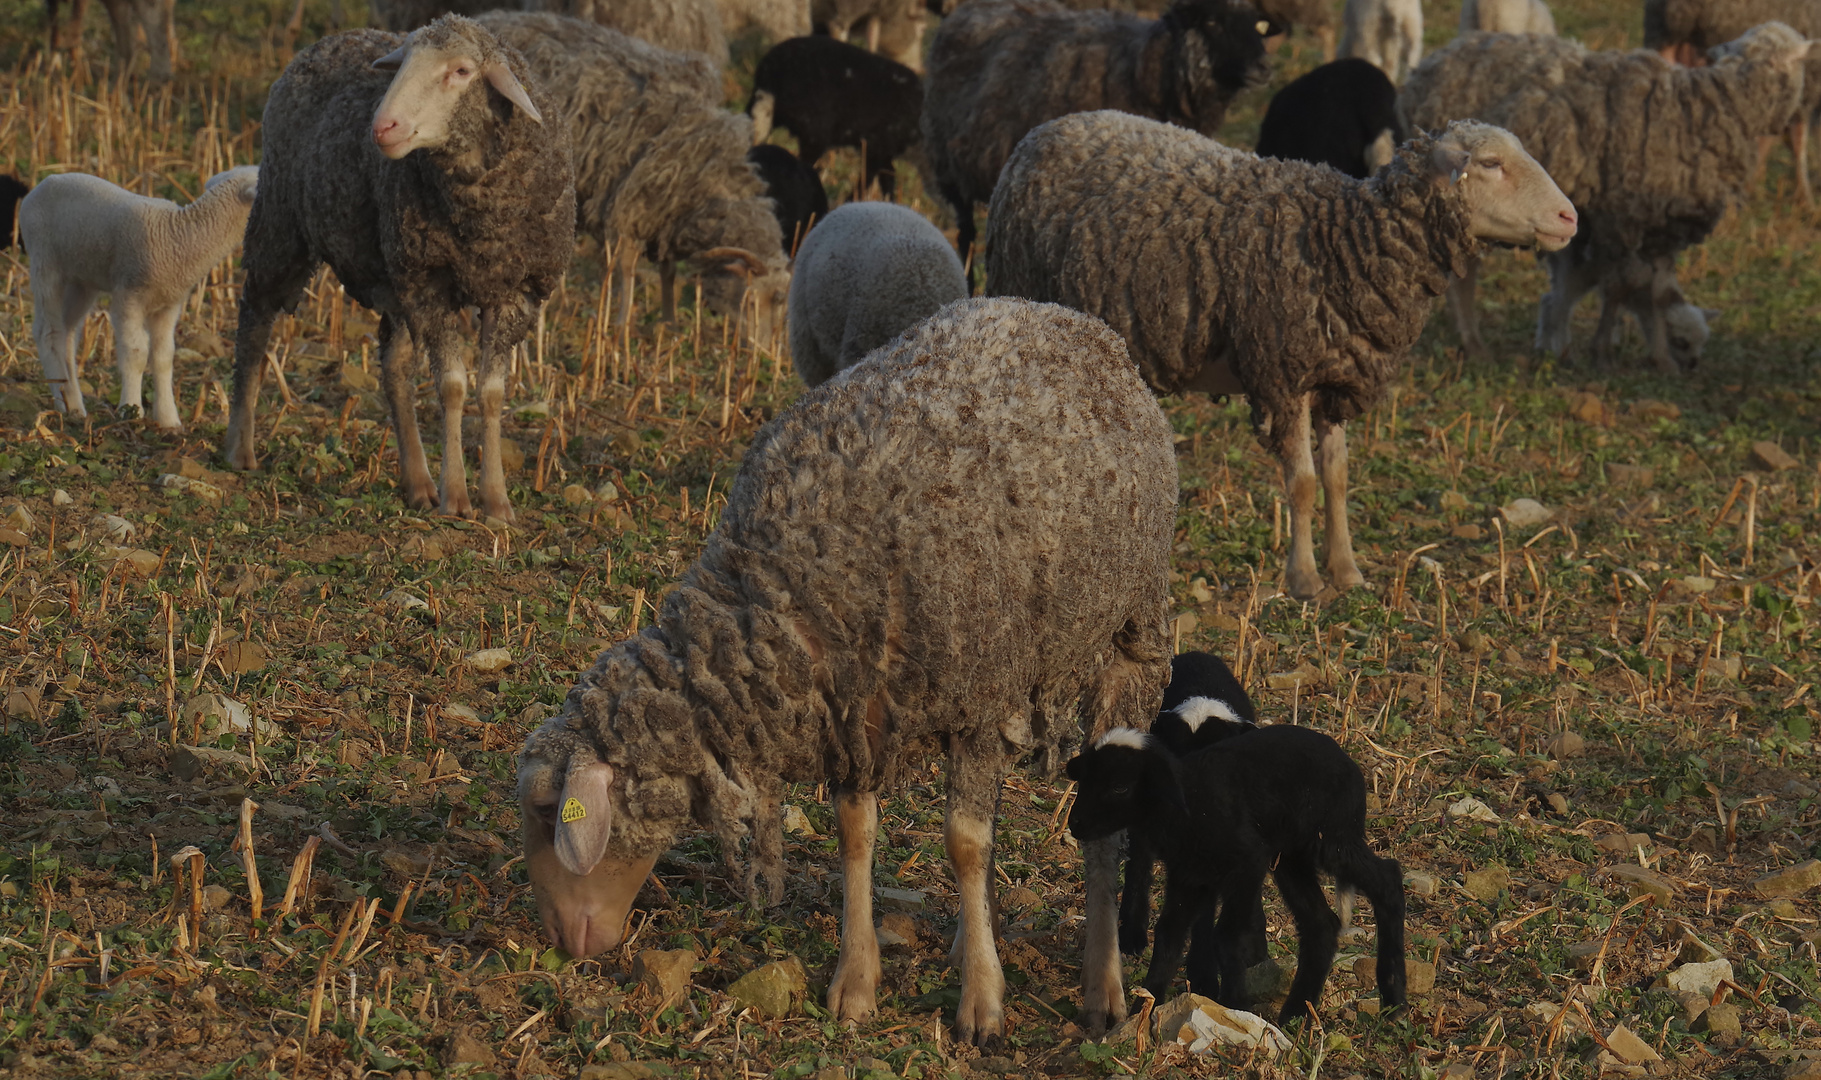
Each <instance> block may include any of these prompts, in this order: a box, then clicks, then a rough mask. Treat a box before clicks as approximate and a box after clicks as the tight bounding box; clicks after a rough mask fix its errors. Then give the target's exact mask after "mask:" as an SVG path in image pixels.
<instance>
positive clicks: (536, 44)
mask: <svg viewBox="0 0 1821 1080" xmlns="http://www.w3.org/2000/svg"><path fill="white" fill-rule="evenodd" d="M479 21H480V23H481V25H482V26H485V27H486V28H487V29H489V30H491V31H492V32H493V33H495V34H498V35H499V37H500V40H502V41H504V42H506V43H507V44H509V45H511V46H512V47H513V48H515V49H517V50H518V51H519V52H521V53H523V54H524V56H525V62H526V63H527V64H529V65H530V68H531V71H532V73H533V75H534V76H535V77H536V78H537V80H538V82H539V83H540V84H541V85H542V86H543V87H544V91H545V93H547V94H549V95H550V96H551V98H552V99H554V100H555V101H556V103H557V115H559V116H567V117H568V118H569V123H570V128H571V131H572V133H573V137H574V140H575V177H576V198H577V204H578V209H579V211H580V218H579V220H580V228H582V229H583V230H585V231H587V232H589V233H592V234H594V235H597V236H599V237H600V238H601V241H602V244H603V245H604V246H605V248H606V249H607V250H608V251H610V252H611V253H612V256H613V266H612V268H611V269H612V271H613V275H614V281H613V288H614V289H615V290H616V291H617V292H618V294H619V312H618V314H617V321H618V322H619V324H620V325H621V326H627V325H629V324H630V322H631V318H632V292H633V285H634V283H635V281H636V278H635V276H634V271H635V270H636V269H637V267H638V261H639V256H640V255H641V254H642V255H644V256H646V257H647V258H649V259H651V260H652V261H653V262H655V263H657V264H658V281H659V285H660V293H661V305H662V308H663V314H664V318H666V319H674V318H675V317H676V264H677V261H678V260H681V259H689V260H692V261H693V262H694V263H695V264H696V268H697V269H698V270H699V272H701V273H702V274H703V279H702V286H703V292H704V298H705V299H706V300H707V302H708V306H709V307H710V308H711V309H712V310H714V311H715V312H717V313H719V314H721V315H724V316H727V317H729V318H737V319H739V320H740V323H741V326H742V328H743V332H744V333H745V334H746V335H747V336H748V337H749V338H751V339H752V340H753V341H756V342H769V341H770V340H771V337H772V327H773V324H774V323H775V322H776V321H777V320H778V319H780V318H781V317H782V313H783V305H784V296H785V293H786V292H787V291H788V290H789V288H790V270H789V269H788V266H789V259H788V258H787V257H786V255H785V251H784V248H783V245H782V244H781V243H780V241H779V235H778V220H777V216H776V215H775V214H774V213H773V207H772V203H771V200H770V199H767V198H766V197H765V190H764V184H763V182H762V181H761V180H760V179H759V174H758V173H757V172H756V171H755V170H754V169H753V166H752V163H751V162H749V161H748V160H747V158H746V154H747V151H748V150H750V149H751V147H752V142H753V140H752V124H751V121H749V120H747V119H746V117H744V116H739V115H737V114H734V113H730V112H728V111H726V110H725V109H723V108H721V104H720V103H721V76H720V73H719V72H718V71H716V70H715V69H714V68H713V67H711V66H710V65H709V64H708V63H706V62H705V61H704V60H703V59H702V57H701V55H700V54H697V53H676V52H669V51H666V50H664V49H660V48H658V47H656V46H654V45H650V44H648V43H646V42H643V41H638V40H636V39H634V38H630V37H628V36H626V35H625V34H622V33H619V32H617V31H614V30H610V29H608V28H607V27H605V26H597V25H594V24H592V23H585V22H579V21H577V20H575V19H568V18H564V17H563V16H560V15H539V14H525V13H520V12H511V11H495V12H491V13H489V14H487V15H483V16H481V17H480V20H479ZM747 302H751V303H753V304H754V306H755V308H756V312H757V317H756V318H755V319H753V320H751V321H750V322H749V321H747V319H746V317H745V305H746V303H747Z"/></svg>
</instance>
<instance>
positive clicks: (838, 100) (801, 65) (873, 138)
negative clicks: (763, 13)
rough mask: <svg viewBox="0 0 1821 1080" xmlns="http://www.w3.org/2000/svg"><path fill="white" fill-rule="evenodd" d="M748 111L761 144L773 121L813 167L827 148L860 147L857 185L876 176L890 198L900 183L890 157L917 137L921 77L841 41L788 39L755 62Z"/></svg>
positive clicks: (871, 180) (898, 64)
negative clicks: (860, 169)
mask: <svg viewBox="0 0 1821 1080" xmlns="http://www.w3.org/2000/svg"><path fill="white" fill-rule="evenodd" d="M746 113H747V115H748V116H751V117H752V118H753V138H754V139H756V140H758V141H760V142H763V141H765V137H766V135H767V134H769V133H770V131H771V129H772V128H774V127H779V128H785V129H786V130H788V131H789V132H790V133H791V134H792V135H794V136H796V139H797V148H798V149H797V153H798V156H799V157H801V158H802V159H803V164H805V165H808V166H810V167H811V168H814V167H815V165H816V162H817V161H819V160H821V158H822V154H823V153H824V152H825V151H827V150H828V149H829V148H831V147H836V146H851V147H853V148H855V149H856V150H860V151H861V152H862V153H863V154H864V157H865V173H864V177H865V178H864V180H863V181H862V187H863V188H865V187H870V186H872V183H873V181H874V180H875V179H876V180H878V181H879V191H880V192H881V193H882V194H883V195H884V196H885V197H886V198H888V199H890V198H893V197H895V195H896V192H897V183H898V174H897V171H896V168H895V166H894V165H893V162H895V161H896V160H897V159H898V157H899V156H900V155H902V154H903V153H904V152H905V151H907V150H909V149H910V148H911V147H913V146H915V145H917V141H918V139H919V138H921V132H920V131H919V129H918V122H919V120H920V118H921V117H922V115H923V83H922V81H921V80H919V79H918V78H917V73H916V72H914V71H912V70H911V69H910V68H907V67H905V66H904V65H903V64H900V63H897V62H895V61H892V60H887V59H886V58H885V57H883V56H875V55H873V54H872V53H869V52H867V51H866V50H865V49H862V48H858V47H856V46H853V45H849V44H847V43H846V42H844V41H836V40H835V39H834V38H831V37H820V36H818V37H802V38H792V39H791V40H789V41H783V42H779V43H778V44H777V45H775V46H773V47H772V49H771V51H770V52H768V53H766V54H765V56H764V57H763V58H762V59H761V60H760V61H759V66H758V69H757V70H755V71H754V72H753V76H752V98H751V100H749V101H748V102H747V103H746Z"/></svg>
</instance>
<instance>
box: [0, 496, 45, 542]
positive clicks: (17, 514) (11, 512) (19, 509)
mask: <svg viewBox="0 0 1821 1080" xmlns="http://www.w3.org/2000/svg"><path fill="white" fill-rule="evenodd" d="M0 522H4V523H5V524H6V527H7V528H9V529H17V530H18V531H20V532H22V533H25V534H27V535H30V533H31V531H32V526H33V525H35V524H36V523H37V519H36V518H34V517H32V512H31V511H30V510H27V509H26V508H25V507H24V505H23V504H20V503H14V504H13V505H11V506H9V507H7V508H6V516H5V517H3V518H0Z"/></svg>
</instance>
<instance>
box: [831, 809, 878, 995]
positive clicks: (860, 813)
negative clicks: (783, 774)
mask: <svg viewBox="0 0 1821 1080" xmlns="http://www.w3.org/2000/svg"><path fill="white" fill-rule="evenodd" d="M878 834H879V796H878V793H876V792H872V791H840V790H837V791H836V792H835V836H836V839H837V840H838V841H839V842H840V846H841V956H840V959H839V960H837V961H836V963H835V974H834V977H833V978H831V979H829V980H828V1011H829V1012H831V1013H833V1014H834V1017H835V1019H836V1020H865V1019H866V1018H868V1017H870V1016H871V1015H872V1014H873V1008H874V1003H875V1001H876V993H877V990H878V987H879V974H880V968H879V935H878V932H877V931H875V930H874V929H873V842H874V839H875V838H876V837H877V836H878Z"/></svg>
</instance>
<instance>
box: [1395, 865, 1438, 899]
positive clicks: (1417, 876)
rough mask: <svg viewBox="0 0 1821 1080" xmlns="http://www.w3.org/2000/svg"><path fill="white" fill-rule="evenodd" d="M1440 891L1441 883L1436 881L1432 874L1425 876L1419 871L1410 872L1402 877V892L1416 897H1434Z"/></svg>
mask: <svg viewBox="0 0 1821 1080" xmlns="http://www.w3.org/2000/svg"><path fill="white" fill-rule="evenodd" d="M1440 889H1441V882H1439V881H1437V880H1436V878H1435V875H1434V874H1426V873H1424V872H1423V871H1421V870H1412V871H1411V872H1409V873H1407V874H1405V875H1404V890H1405V891H1406V892H1412V893H1415V894H1416V895H1418V896H1434V895H1435V894H1436V893H1437V892H1438V891H1439V890H1440Z"/></svg>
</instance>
